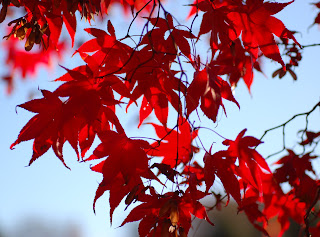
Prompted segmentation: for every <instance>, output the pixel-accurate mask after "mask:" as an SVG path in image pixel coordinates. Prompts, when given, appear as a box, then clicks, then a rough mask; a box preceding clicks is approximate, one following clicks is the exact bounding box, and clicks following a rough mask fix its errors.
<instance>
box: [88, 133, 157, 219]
mask: <svg viewBox="0 0 320 237" xmlns="http://www.w3.org/2000/svg"><path fill="white" fill-rule="evenodd" d="M99 138H100V140H101V144H100V145H98V146H97V148H96V149H95V150H94V151H93V154H92V155H91V156H90V157H89V158H87V159H86V161H90V160H96V159H100V158H104V157H107V159H105V160H103V161H102V162H100V163H99V164H97V165H95V166H93V167H92V170H94V171H97V172H100V173H102V174H103V180H102V182H101V183H100V184H99V187H98V189H97V191H96V196H95V199H94V205H95V202H96V201H97V199H98V198H99V197H100V196H101V195H102V194H103V193H104V192H105V191H107V190H109V191H110V220H112V214H113V211H114V209H115V208H116V207H117V206H118V205H119V203H120V202H121V200H122V199H123V198H124V197H125V196H126V195H128V194H129V193H130V191H131V190H132V189H134V188H135V187H136V186H137V185H141V186H143V183H142V180H141V177H143V178H146V179H156V180H158V179H157V177H156V176H155V175H154V174H153V173H152V171H151V170H150V169H149V165H148V161H149V159H148V157H147V155H146V153H145V151H144V149H151V148H152V147H151V146H150V145H149V143H148V142H146V141H143V140H133V139H130V138H128V137H127V136H126V135H125V134H124V133H116V132H114V131H111V130H109V131H105V132H103V133H99Z"/></svg>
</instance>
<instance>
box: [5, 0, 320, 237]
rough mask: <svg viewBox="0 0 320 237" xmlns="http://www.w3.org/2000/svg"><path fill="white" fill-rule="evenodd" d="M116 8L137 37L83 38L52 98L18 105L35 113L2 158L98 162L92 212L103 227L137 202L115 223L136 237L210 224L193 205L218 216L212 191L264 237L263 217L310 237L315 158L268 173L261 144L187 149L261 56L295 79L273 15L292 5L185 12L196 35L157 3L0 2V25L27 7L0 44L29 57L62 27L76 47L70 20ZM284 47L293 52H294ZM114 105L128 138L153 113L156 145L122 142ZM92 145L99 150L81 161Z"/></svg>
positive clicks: (292, 160) (207, 5) (223, 4)
mask: <svg viewBox="0 0 320 237" xmlns="http://www.w3.org/2000/svg"><path fill="white" fill-rule="evenodd" d="M115 2H120V3H121V4H122V7H123V8H124V9H127V10H128V9H129V8H131V10H132V12H134V11H136V15H135V17H134V19H133V21H134V20H135V19H136V17H137V16H139V14H140V13H141V12H142V11H146V12H147V16H144V17H143V18H142V19H143V20H145V24H144V26H143V30H142V32H141V35H138V36H134V35H132V36H131V35H129V32H130V31H129V30H130V27H131V24H130V26H129V30H128V33H127V36H126V37H124V38H119V37H117V36H116V29H115V28H114V26H113V25H112V23H111V21H108V22H107V24H106V25H107V30H106V31H104V30H101V29H97V28H87V29H85V31H86V32H87V33H88V34H90V35H91V36H92V39H90V40H88V41H86V42H85V43H83V44H82V45H81V46H80V47H79V48H78V49H77V50H76V52H75V54H79V56H80V57H81V59H82V60H83V63H84V64H83V65H81V66H77V67H75V68H73V69H68V68H65V70H66V73H65V74H64V75H62V76H61V77H59V78H57V79H56V80H55V81H57V82H62V84H61V85H60V86H59V87H58V88H57V89H56V90H54V91H53V92H50V91H48V90H42V91H41V92H42V95H43V98H40V99H34V100H31V101H28V102H26V103H24V104H21V105H19V107H21V108H24V109H26V110H28V111H30V112H33V113H36V115H34V116H33V117H32V118H31V119H30V120H29V122H28V123H27V124H26V125H25V126H24V127H23V128H22V130H21V131H20V133H19V135H18V138H17V140H16V141H15V142H14V143H13V144H12V145H11V148H14V147H15V146H16V145H18V144H19V143H21V142H24V141H28V140H33V154H32V157H31V160H30V162H29V165H31V164H32V163H33V162H34V161H35V160H37V159H38V158H39V157H41V156H42V155H43V154H45V153H46V152H47V151H48V150H49V149H50V148H52V150H53V151H54V153H55V155H56V156H57V158H58V159H59V160H60V161H61V162H62V163H63V164H64V165H65V166H66V167H67V168H69V167H68V166H67V163H66V162H65V158H64V156H63V148H64V145H65V144H66V142H68V143H69V144H70V145H71V147H72V148H73V150H74V151H75V153H76V155H77V159H78V160H79V161H86V162H96V164H95V165H94V166H92V167H91V169H92V170H93V171H95V172H98V173H101V174H102V177H103V179H102V181H101V183H100V184H99V186H98V189H97V191H96V195H95V198H94V206H95V203H96V201H97V200H98V199H99V197H101V196H102V195H103V194H104V193H105V192H109V193H110V197H109V204H110V220H111V222H112V216H113V213H114V210H115V209H116V208H117V207H118V206H119V204H120V203H121V201H122V200H123V199H125V204H126V205H127V207H128V206H129V205H131V204H133V203H137V204H136V206H135V207H134V208H133V209H132V210H131V212H130V214H129V215H128V216H127V218H126V219H125V220H124V221H123V223H122V225H125V224H126V223H128V222H132V221H140V223H139V234H140V236H187V235H188V233H189V230H190V228H191V223H192V219H193V217H197V218H200V219H204V220H207V221H208V222H209V223H210V224H212V225H213V222H214V220H213V222H212V221H211V220H210V219H209V217H208V215H207V211H206V208H205V206H204V205H203V204H202V203H201V199H203V198H204V197H212V198H214V199H215V200H216V204H215V206H217V207H218V206H220V205H219V204H220V202H221V201H222V200H221V199H220V198H218V197H220V196H219V195H220V194H216V193H218V192H219V191H217V190H216V186H217V183H221V184H222V186H223V189H224V190H225V192H226V197H227V198H228V203H229V201H230V199H231V198H233V200H234V201H235V202H236V203H237V205H238V210H239V211H243V212H244V213H245V214H246V215H247V217H248V219H249V220H250V222H251V223H252V224H253V225H254V226H255V227H256V228H257V229H259V230H260V231H262V232H263V233H264V234H265V235H267V236H268V233H267V231H266V227H267V224H268V220H269V219H270V218H273V217H277V218H278V221H279V223H280V224H281V227H282V228H281V233H280V235H282V234H283V233H284V232H285V231H286V230H287V229H288V228H289V225H290V219H293V220H295V221H296V222H298V223H299V224H301V225H305V226H306V229H307V231H309V230H310V231H311V232H312V233H318V232H317V228H309V226H308V225H309V222H308V221H306V217H307V218H308V215H309V214H310V212H311V210H315V208H314V206H315V202H317V200H318V198H319V192H320V191H319V182H318V181H317V180H316V179H314V178H312V175H309V174H308V173H307V172H310V173H312V174H314V175H315V171H314V169H313V167H312V165H311V160H312V159H315V158H317V157H316V156H313V155H312V154H311V153H307V154H304V155H299V154H295V153H294V152H293V151H292V150H288V153H289V155H288V156H285V157H283V158H281V159H280V160H279V161H278V162H276V164H275V165H277V166H278V168H276V170H275V171H274V172H272V171H271V169H270V167H269V165H268V164H267V162H266V160H265V159H264V158H263V156H262V155H261V154H260V153H258V152H257V150H256V147H257V146H258V145H260V144H261V141H260V140H259V139H257V138H254V137H251V136H245V133H246V129H244V130H243V131H242V132H240V133H239V134H238V136H237V137H236V138H235V140H231V139H224V141H223V142H222V144H223V145H224V146H225V147H226V149H225V150H220V151H213V147H211V148H210V149H205V147H204V146H203V147H202V148H203V149H202V148H201V149H200V148H199V146H198V143H197V144H196V143H195V141H196V140H197V139H198V140H199V141H200V143H201V137H200V135H199V133H200V132H199V131H201V130H202V128H201V126H196V125H195V123H197V122H196V121H194V122H192V119H193V117H196V116H197V115H198V117H200V115H201V114H204V115H205V116H206V117H207V118H208V119H209V120H211V122H212V123H215V122H216V121H217V116H218V114H219V113H221V110H222V111H223V112H224V113H225V114H227V111H226V108H225V106H224V102H225V101H226V100H228V101H230V102H232V103H233V104H234V105H236V106H235V107H238V108H239V109H240V105H239V103H238V102H237V100H236V98H235V97H234V95H233V92H232V88H234V87H236V85H237V83H238V82H239V80H240V79H241V78H242V79H243V80H244V82H245V84H246V85H247V87H248V89H249V90H250V88H251V84H252V81H253V71H254V70H258V71H261V68H260V58H261V57H263V56H264V57H267V58H269V59H271V60H274V61H276V62H278V63H279V64H280V65H281V68H280V69H279V70H281V71H279V70H278V71H277V73H275V75H278V74H279V76H280V77H282V74H283V72H286V70H287V71H289V73H290V74H291V75H292V77H294V78H295V76H294V75H295V74H294V72H293V71H292V70H291V68H290V67H289V66H288V65H291V66H298V62H299V61H300V60H301V55H299V54H298V53H300V52H299V48H298V47H300V44H299V43H298V42H297V40H296V39H295V37H294V35H293V32H291V31H290V30H288V29H287V28H286V27H285V26H284V24H283V23H282V22H281V21H280V20H279V19H277V18H276V17H274V16H273V15H274V14H276V13H278V12H280V11H281V10H282V9H284V8H285V7H286V6H288V5H289V4H291V3H292V2H289V3H275V2H264V1H263V0H247V1H240V0H236V1H234V0H232V1H231V0H225V1H218V0H216V1H215V0H214V1H208V0H202V1H200V0H196V1H195V2H194V3H193V4H191V5H190V6H189V7H190V13H189V18H191V17H194V19H193V21H192V22H194V21H195V19H196V17H197V16H198V13H199V12H201V14H202V18H201V20H200V21H201V22H200V23H199V32H198V33H197V34H195V33H194V30H193V28H192V25H191V27H187V26H182V25H180V24H179V23H178V22H177V20H176V19H175V17H174V15H172V14H170V13H169V12H168V11H167V10H166V9H165V8H164V5H163V4H162V2H161V1H145V0H140V1H130V0H126V1H111V0H101V1H99V0H91V1H90V0H74V1H49V0H48V1H35V0H34V1H24V0H21V1H2V10H1V12H0V20H1V19H2V18H5V15H6V12H7V9H8V8H13V7H23V8H25V10H26V12H27V13H26V15H25V16H23V17H20V18H18V19H16V20H13V21H12V22H10V23H9V24H10V25H13V28H12V30H11V32H10V33H9V35H8V36H7V38H8V39H9V40H12V39H11V38H12V36H13V37H16V38H18V39H20V40H24V39H25V40H26V41H25V50H27V51H30V50H32V48H33V46H34V44H40V45H42V46H43V47H44V48H47V49H50V48H52V49H56V48H57V47H58V45H59V40H60V34H61V28H62V25H63V24H65V26H66V27H67V30H68V33H69V35H70V37H71V41H72V45H74V40H75V32H76V22H77V21H76V12H77V11H79V13H80V15H81V17H83V18H86V19H87V20H88V21H91V20H94V15H95V14H101V15H102V14H105V13H107V12H108V11H107V10H108V7H109V5H110V4H111V3H115ZM162 13H163V15H162ZM2 21H3V20H2ZM133 21H132V23H133ZM192 24H193V23H192ZM207 34H209V36H210V40H209V42H208V47H209V52H210V53H209V54H210V55H207V56H204V57H203V56H202V55H201V56H200V55H198V53H197V50H196V49H197V44H198V43H199V42H200V41H201V40H203V39H205V35H207ZM275 37H278V38H281V39H282V40H283V42H286V46H287V49H288V54H287V56H289V57H290V58H291V61H290V63H289V64H285V63H284V61H283V59H282V57H281V54H280V50H279V47H278V44H277V39H276V38H275ZM128 39H130V40H131V43H127V41H126V40H128ZM289 40H290V41H293V42H294V43H293V46H292V47H290V46H289V45H288V42H289ZM132 41H133V42H134V43H132ZM294 53H295V54H294ZM186 64H188V65H189V66H190V65H191V66H192V69H191V70H192V72H193V77H192V79H191V80H190V78H189V77H188V76H187V74H186V72H185V70H184V66H185V65H186ZM27 71H28V69H26V73H27ZM122 104H127V109H128V108H130V107H133V106H134V105H136V106H138V107H139V124H138V128H139V127H140V126H141V125H142V124H145V120H146V119H147V118H148V117H150V114H152V113H154V115H155V117H156V119H157V120H158V123H149V125H150V126H152V127H153V128H154V130H155V133H156V135H157V138H156V139H155V140H156V141H155V142H153V143H151V144H150V143H149V142H147V141H146V139H144V140H143V139H134V138H130V137H128V136H127V134H126V131H125V129H124V128H123V126H122V125H121V123H120V121H119V118H118V114H117V108H118V107H119V106H121V105H122ZM169 111H170V113H169ZM170 116H173V118H175V121H176V122H175V125H174V126H169V125H168V124H171V122H170V119H169V118H170ZM199 120H200V119H199ZM200 122H201V120H200V121H198V123H200ZM305 134H306V139H305V140H304V141H302V142H301V145H302V146H307V145H310V144H312V143H313V142H315V141H317V139H318V137H319V133H312V132H310V131H308V132H306V133H305ZM96 137H97V138H99V140H100V141H101V143H100V144H99V145H98V146H97V147H96V148H95V149H94V151H93V152H92V154H91V155H87V153H88V151H89V149H90V148H91V147H92V145H93V141H94V140H95V138H96ZM200 150H205V154H204V155H203V160H202V161H201V160H200V161H199V160H198V161H197V160H196V159H195V157H194V155H195V153H198V152H199V151H200ZM279 166H280V167H279ZM155 168H156V169H155ZM219 180H220V182H219ZM169 182H171V183H172V184H173V186H172V187H174V188H172V190H169V188H168V187H169V186H168V183H169ZM287 182H288V183H289V185H290V187H291V190H290V191H289V192H284V191H283V189H282V186H281V185H282V184H283V183H287ZM159 186H161V188H162V191H161V192H159V190H157V188H156V187H159ZM204 186H205V187H204ZM317 215H319V212H318V214H317Z"/></svg>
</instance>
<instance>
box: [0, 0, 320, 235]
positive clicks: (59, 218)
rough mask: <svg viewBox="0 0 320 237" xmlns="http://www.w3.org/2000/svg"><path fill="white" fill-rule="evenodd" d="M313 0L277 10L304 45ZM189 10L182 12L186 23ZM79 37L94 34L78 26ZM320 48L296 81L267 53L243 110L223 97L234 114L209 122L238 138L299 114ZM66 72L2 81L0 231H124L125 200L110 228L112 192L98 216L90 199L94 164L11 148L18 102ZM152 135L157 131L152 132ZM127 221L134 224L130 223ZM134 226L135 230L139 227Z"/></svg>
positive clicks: (239, 92) (315, 77)
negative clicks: (27, 225)
mask: <svg viewBox="0 0 320 237" xmlns="http://www.w3.org/2000/svg"><path fill="white" fill-rule="evenodd" d="M186 2H188V1H186ZM282 2H284V1H282ZM310 2H311V1H305V0H296V1H295V2H294V3H292V4H291V5H289V6H288V7H287V8H286V9H285V10H284V11H282V12H281V13H279V14H278V15H277V17H278V18H279V19H281V20H282V21H283V22H284V23H285V25H286V26H287V28H288V29H290V30H296V31H300V32H301V35H300V34H297V40H298V41H299V42H300V43H301V44H302V45H307V44H311V43H320V29H319V28H318V27H317V26H313V27H312V28H311V29H309V31H307V28H308V27H309V26H310V25H311V24H312V22H313V20H314V18H315V17H316V14H317V12H318V11H317V10H316V9H315V8H314V7H312V6H311V5H310V4H309V3H310ZM172 6H173V4H171V6H168V8H167V10H168V11H169V12H173V13H174V9H173V8H172ZM185 13H186V12H185ZM119 14H120V12H119V11H118V10H117V9H115V12H114V13H111V17H118V16H119ZM184 15H185V14H183V13H181V12H180V14H179V20H181V22H182V20H183V17H184ZM126 21H127V19H126V18H125V17H121V20H119V21H113V23H114V25H115V28H116V29H126V27H125V22H126ZM116 33H117V35H118V36H120V37H122V36H124V35H125V33H124V32H121V31H117V32H116ZM76 36H78V37H85V38H86V39H88V37H87V36H86V35H84V34H83V33H81V30H80V29H78V32H77V35H76ZM72 53H73V51H71V54H72ZM71 54H70V55H71ZM319 54H320V47H310V48H306V49H305V50H304V52H303V60H302V62H301V64H300V66H299V68H297V69H296V70H295V72H296V74H297V75H298V80H297V81H293V80H292V78H291V77H290V76H286V77H284V78H283V79H282V80H279V79H278V78H276V79H272V78H271V74H272V72H273V71H274V70H276V69H277V68H279V67H280V66H279V65H278V64H277V63H275V62H271V61H270V60H268V59H265V60H264V64H263V71H264V72H265V75H262V74H261V73H256V74H255V79H254V83H253V85H252V89H251V91H252V93H251V94H249V93H248V90H247V88H246V87H245V85H244V83H242V82H241V83H239V86H238V87H237V89H236V91H235V98H236V99H237V101H238V102H239V104H240V106H241V109H240V111H239V110H238V109H237V107H236V106H235V105H234V104H232V103H228V102H225V104H226V109H227V115H228V117H227V118H226V117H225V116H224V115H223V114H222V113H220V115H219V116H218V117H219V119H218V123H217V124H213V123H212V122H206V121H205V120H204V121H205V122H204V123H205V124H204V125H205V126H211V127H213V128H214V129H215V131H217V132H218V133H220V134H222V135H223V136H224V137H227V138H229V139H234V138H235V137H236V135H237V134H238V133H239V132H240V131H241V130H243V129H244V128H247V129H248V131H247V135H251V136H255V137H257V138H259V137H261V135H262V134H263V132H264V131H265V130H266V129H268V128H271V127H274V126H277V125H279V124H281V123H283V122H284V121H286V120H288V119H289V118H291V117H292V116H293V115H294V114H297V113H301V112H306V111H308V110H310V109H311V108H312V107H313V105H314V104H316V103H317V101H319V99H320V93H319V90H320V80H319V75H320V66H319ZM0 60H1V61H2V62H3V61H4V55H3V54H0ZM61 63H62V65H64V66H66V67H68V68H73V67H75V66H76V65H77V64H78V63H79V60H78V59H77V58H76V57H75V58H72V59H70V57H69V56H68V55H66V56H65V60H64V61H63V62H61ZM5 70H6V68H5V67H1V68H0V75H1V76H2V75H3V74H4V71H5ZM63 73H64V71H63V70H62V69H61V68H56V69H54V70H53V71H50V72H49V73H48V72H46V71H45V70H40V71H39V74H38V75H39V76H38V78H36V79H35V80H29V81H28V82H24V81H23V82H21V81H19V82H18V83H17V86H16V89H15V91H14V93H13V94H12V95H11V96H6V95H5V93H4V91H5V88H4V85H3V84H0V108H1V111H2V113H1V123H0V131H1V134H0V148H1V149H0V150H1V156H0V157H1V158H0V187H1V189H2V192H1V195H0V203H1V208H0V233H1V231H3V232H7V233H10V232H12V230H13V229H14V228H16V225H18V224H19V223H23V222H24V221H25V220H27V219H30V218H35V219H39V220H43V221H44V222H51V224H52V223H53V224H55V223H56V224H60V225H61V224H67V225H68V224H69V223H70V224H74V223H75V224H76V225H79V227H80V228H81V230H82V231H83V236H84V237H87V236H90V237H101V236H108V237H112V236H119V235H120V234H121V233H123V231H124V229H123V228H116V227H118V226H119V225H120V224H121V222H122V220H123V219H124V218H125V216H126V215H127V214H128V213H129V211H128V210H127V211H126V212H124V211H123V210H124V206H120V207H119V208H118V209H117V210H116V211H115V214H114V225H113V226H112V227H110V222H109V207H108V194H105V195H104V196H103V197H101V198H100V199H99V200H98V202H97V206H96V215H95V214H94V213H93V211H92V202H93V198H94V194H95V190H96V188H97V186H98V183H99V182H100V181H101V176H100V175H98V174H95V173H94V172H92V171H90V169H89V164H84V163H81V164H79V163H77V162H76V155H75V154H74V152H73V151H72V150H71V149H70V147H69V146H68V145H66V147H65V150H64V156H65V158H66V162H67V164H68V165H69V167H71V171H69V170H67V169H66V168H65V167H64V166H63V165H62V164H61V163H60V161H59V160H58V159H57V158H56V157H55V156H54V154H53V152H52V151H51V150H50V152H48V153H46V154H45V155H43V157H41V158H40V159H39V160H37V161H36V162H35V163H34V164H33V165H32V166H31V167H26V165H27V164H28V162H29V160H30V158H31V155H32V142H31V141H29V142H24V143H22V144H20V145H18V146H17V147H16V149H14V150H10V149H9V147H10V144H11V143H12V142H14V141H15V140H16V138H17V135H18V133H19V131H20V129H21V128H22V127H23V126H24V124H25V123H26V122H27V121H28V120H29V119H30V118H31V117H32V116H33V114H31V113H29V112H28V111H24V110H23V109H19V108H18V110H17V111H18V113H16V111H15V110H16V105H18V104H21V103H24V102H25V101H26V100H27V97H28V93H29V92H30V91H36V90H37V88H38V87H39V88H40V89H48V90H54V89H55V88H57V84H56V83H53V82H50V81H52V80H54V79H55V78H57V77H59V76H60V75H62V74H63ZM121 110H122V111H124V109H119V112H121ZM122 113H123V112H122ZM126 116H127V117H126V118H125V119H122V124H123V125H124V126H126V127H127V128H128V135H129V136H137V134H138V136H140V135H144V136H145V135H146V134H147V136H148V135H149V133H150V131H152V129H149V128H147V127H146V126H142V127H143V128H142V129H141V130H139V131H138V130H137V129H135V128H134V127H133V124H135V123H136V124H137V121H136V118H137V110H135V109H132V110H130V111H129V113H128V114H127V115H126ZM303 126H304V121H303V119H301V118H299V119H297V120H295V121H294V122H292V123H291V124H290V125H289V126H288V129H287V134H288V137H287V145H288V147H293V146H295V145H294V144H295V143H296V142H297V141H299V140H298V139H299V138H298V137H297V135H296V132H297V131H298V130H300V129H302V128H303ZM309 127H310V128H311V130H312V129H313V130H315V131H318V130H320V129H319V110H317V111H315V112H314V114H313V115H312V116H310V122H309ZM150 136H153V134H151V133H150ZM200 136H201V137H202V140H203V141H204V143H205V145H206V147H209V146H210V145H211V144H212V142H217V145H216V144H214V147H215V146H216V147H217V148H219V147H220V146H219V145H218V144H219V143H221V139H219V138H218V137H217V136H216V135H214V134H213V133H210V132H209V133H207V132H202V133H200ZM281 139H282V137H281V131H274V132H271V133H270V134H268V135H267V136H266V137H265V139H264V142H265V143H264V144H262V145H261V146H260V147H259V148H258V151H259V152H261V153H262V154H263V155H268V154H270V153H273V152H276V151H278V150H279V149H281ZM279 144H280V145H279ZM295 148H297V147H295ZM201 155H203V153H201V154H200V155H199V157H197V159H199V160H202V157H201ZM278 157H279V156H278ZM278 157H273V158H271V159H270V160H269V162H273V161H274V160H275V159H276V158H278ZM315 165H318V166H319V165H320V163H319V161H317V162H315ZM128 226H129V229H130V225H128ZM131 227H132V228H133V227H134V225H132V226H131Z"/></svg>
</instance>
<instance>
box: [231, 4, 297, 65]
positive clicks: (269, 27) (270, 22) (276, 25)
mask: <svg viewBox="0 0 320 237" xmlns="http://www.w3.org/2000/svg"><path fill="white" fill-rule="evenodd" d="M292 2H293V1H291V2H289V3H273V2H264V0H249V1H246V4H245V5H242V4H241V5H240V4H239V8H238V9H235V10H234V11H232V12H230V13H228V18H229V19H230V20H231V21H232V23H233V26H234V29H235V33H236V36H235V38H237V37H239V36H240V34H241V39H242V42H243V44H244V46H245V48H246V50H247V51H249V52H250V53H251V55H252V56H253V57H254V59H257V58H258V53H259V49H260V50H261V51H262V53H263V54H264V55H265V56H266V57H268V58H270V59H273V60H275V61H277V62H279V63H280V64H281V65H282V66H283V67H284V68H285V64H284V62H283V61H282V58H281V56H280V52H279V48H278V46H277V44H276V42H275V40H274V36H273V34H274V35H276V36H278V37H281V38H288V39H292V40H294V42H295V43H296V44H297V45H299V43H298V42H297V41H296V39H295V37H294V36H293V34H292V33H291V31H289V30H288V29H287V28H286V27H285V26H284V24H283V23H282V21H280V20H279V19H277V18H275V17H273V16H272V15H274V14H276V13H278V12H280V11H281V10H282V9H283V8H284V7H286V6H287V5H289V4H290V3H292ZM232 32H233V31H232ZM299 46H300V45H299Z"/></svg>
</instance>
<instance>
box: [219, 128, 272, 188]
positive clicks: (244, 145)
mask: <svg viewBox="0 0 320 237" xmlns="http://www.w3.org/2000/svg"><path fill="white" fill-rule="evenodd" d="M245 132H246V129H244V130H243V131H241V132H240V133H239V135H238V136H237V138H236V139H235V140H234V141H231V140H225V141H224V142H223V144H224V145H227V146H229V147H228V150H227V152H228V155H229V156H230V157H234V158H236V157H237V158H238V160H239V169H237V175H239V176H240V177H242V178H243V179H244V181H245V182H247V183H248V184H250V185H252V186H253V187H254V188H256V189H257V190H259V192H260V193H262V189H263V182H262V180H263V177H264V176H266V175H268V174H270V173H271V170H270V168H269V166H268V164H267V162H266V161H265V159H264V158H263V157H262V156H261V155H260V154H259V153H258V152H257V151H256V150H255V148H256V147H257V146H258V145H259V144H260V143H261V141H260V140H258V139H256V138H254V137H244V134H245Z"/></svg>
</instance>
